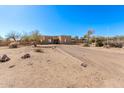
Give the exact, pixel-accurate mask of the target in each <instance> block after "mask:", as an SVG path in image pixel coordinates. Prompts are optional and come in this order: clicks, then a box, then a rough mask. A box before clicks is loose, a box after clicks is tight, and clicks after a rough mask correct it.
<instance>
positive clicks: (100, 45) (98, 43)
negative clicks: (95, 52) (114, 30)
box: [96, 40, 104, 47]
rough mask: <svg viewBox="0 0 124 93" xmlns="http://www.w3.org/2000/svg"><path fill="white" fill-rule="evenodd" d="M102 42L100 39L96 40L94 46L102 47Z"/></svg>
mask: <svg viewBox="0 0 124 93" xmlns="http://www.w3.org/2000/svg"><path fill="white" fill-rule="evenodd" d="M103 45H104V44H103V41H101V40H98V41H97V42H96V46H97V47H102V46H103Z"/></svg>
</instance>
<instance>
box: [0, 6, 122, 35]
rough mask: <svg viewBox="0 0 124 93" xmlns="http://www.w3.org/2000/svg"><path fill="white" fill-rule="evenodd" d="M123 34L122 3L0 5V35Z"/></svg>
mask: <svg viewBox="0 0 124 93" xmlns="http://www.w3.org/2000/svg"><path fill="white" fill-rule="evenodd" d="M88 29H94V30H95V35H105V36H106V35H110V36H113V35H124V6H86V5H85V6H83V5H82V6H43V5H41V6H0V35H1V36H5V35H6V34H7V33H9V32H11V31H16V32H20V33H23V32H24V33H25V32H27V33H29V32H31V31H33V30H39V31H40V32H41V34H45V35H72V36H82V35H84V34H85V33H86V32H87V30H88Z"/></svg>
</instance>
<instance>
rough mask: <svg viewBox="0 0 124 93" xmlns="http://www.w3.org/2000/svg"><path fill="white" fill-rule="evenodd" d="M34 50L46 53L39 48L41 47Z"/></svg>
mask: <svg viewBox="0 0 124 93" xmlns="http://www.w3.org/2000/svg"><path fill="white" fill-rule="evenodd" d="M34 51H35V52H38V53H44V51H43V50H41V49H39V48H37V49H35V50H34Z"/></svg>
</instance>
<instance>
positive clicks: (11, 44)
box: [9, 42, 18, 48]
mask: <svg viewBox="0 0 124 93" xmlns="http://www.w3.org/2000/svg"><path fill="white" fill-rule="evenodd" d="M9 48H18V43H17V42H12V43H10V44H9Z"/></svg>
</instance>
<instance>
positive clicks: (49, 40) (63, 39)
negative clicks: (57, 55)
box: [41, 35, 71, 44]
mask: <svg viewBox="0 0 124 93" xmlns="http://www.w3.org/2000/svg"><path fill="white" fill-rule="evenodd" d="M41 42H42V43H44V44H69V43H71V36H65V35H61V36H42V37H41Z"/></svg>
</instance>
